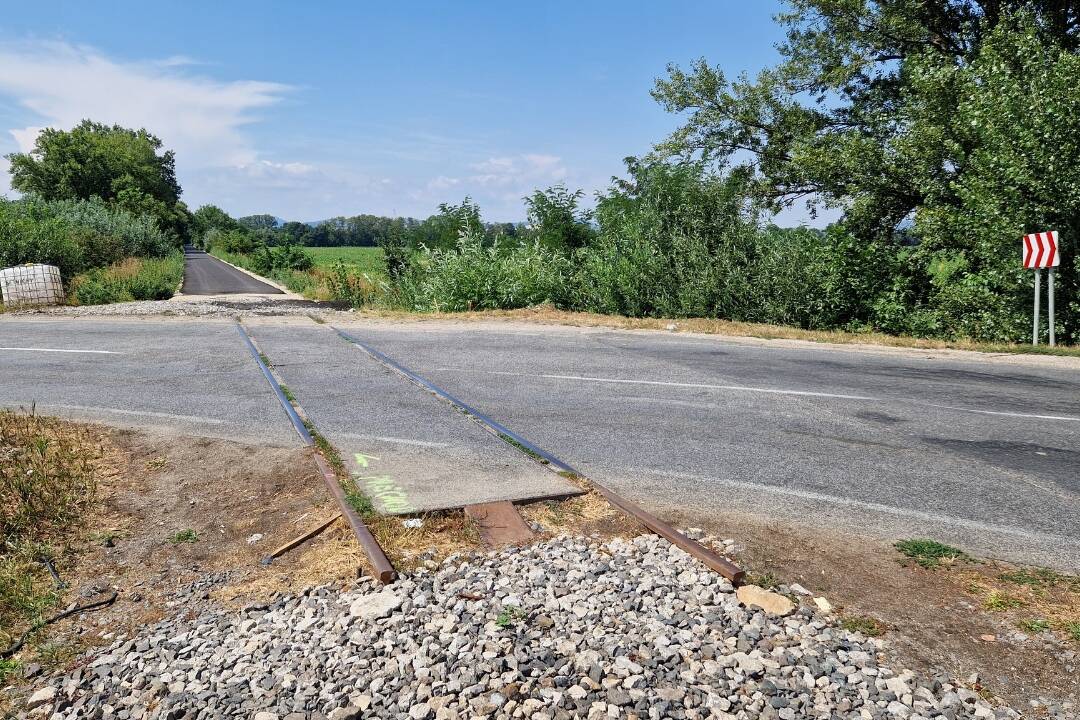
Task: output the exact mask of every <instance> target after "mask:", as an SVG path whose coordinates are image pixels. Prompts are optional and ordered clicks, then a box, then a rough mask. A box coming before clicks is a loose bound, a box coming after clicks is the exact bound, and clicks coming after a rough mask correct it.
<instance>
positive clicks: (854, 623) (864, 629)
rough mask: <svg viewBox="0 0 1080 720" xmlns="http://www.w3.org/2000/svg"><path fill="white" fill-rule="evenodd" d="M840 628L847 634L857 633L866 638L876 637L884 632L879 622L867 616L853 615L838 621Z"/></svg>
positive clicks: (883, 627)
mask: <svg viewBox="0 0 1080 720" xmlns="http://www.w3.org/2000/svg"><path fill="white" fill-rule="evenodd" d="M840 627H842V628H844V629H845V630H847V631H848V632H857V633H862V634H863V635H866V636H867V637H877V636H878V635H881V634H882V633H884V632H885V630H886V628H885V626H884V625H883V624H882V623H881V621H880V620H876V619H875V618H872V617H869V616H867V615H853V616H851V617H846V618H844V619H843V620H841V621H840Z"/></svg>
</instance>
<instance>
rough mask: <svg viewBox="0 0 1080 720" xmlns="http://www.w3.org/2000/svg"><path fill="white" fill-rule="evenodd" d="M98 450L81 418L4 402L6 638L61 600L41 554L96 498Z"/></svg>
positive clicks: (0, 570) (0, 459)
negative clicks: (78, 422)
mask: <svg viewBox="0 0 1080 720" xmlns="http://www.w3.org/2000/svg"><path fill="white" fill-rule="evenodd" d="M99 453H100V449H99V448H97V447H95V446H94V445H93V444H92V443H91V441H90V438H89V435H88V434H87V433H86V431H84V430H82V429H80V428H78V427H77V426H74V425H71V424H69V423H64V422H61V421H59V420H54V419H51V418H42V417H39V416H37V415H36V414H34V413H33V412H32V411H31V412H30V413H21V412H20V413H16V412H11V411H6V410H0V639H7V638H10V637H11V636H13V635H14V634H17V628H18V627H19V626H28V625H33V624H34V623H35V622H37V621H39V620H40V619H41V618H42V617H43V616H44V615H45V613H47V612H48V610H49V609H50V608H51V607H53V606H54V605H55V604H56V603H57V602H58V601H59V599H60V598H59V593H58V592H57V590H56V586H55V584H54V582H53V580H52V578H51V577H49V575H48V574H47V573H46V572H45V568H44V566H43V565H42V564H41V562H40V561H39V558H42V557H52V556H53V554H54V553H53V552H52V550H51V547H50V544H51V543H53V542H55V541H56V540H58V539H60V538H62V536H63V535H64V534H66V533H67V532H69V531H70V529H71V528H72V527H73V526H74V525H75V524H76V523H77V522H78V521H79V519H80V517H81V516H82V514H83V513H84V512H85V510H86V509H87V508H89V507H90V506H91V505H92V504H93V502H94V497H95V494H96V492H97V484H96V481H95V463H96V461H97V459H98V457H99Z"/></svg>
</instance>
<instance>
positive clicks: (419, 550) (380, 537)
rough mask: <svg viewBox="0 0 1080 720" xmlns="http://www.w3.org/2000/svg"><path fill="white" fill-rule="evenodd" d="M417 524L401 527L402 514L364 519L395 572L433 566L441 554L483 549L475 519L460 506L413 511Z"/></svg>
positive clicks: (438, 560) (403, 519)
mask: <svg viewBox="0 0 1080 720" xmlns="http://www.w3.org/2000/svg"><path fill="white" fill-rule="evenodd" d="M412 518H419V519H420V521H421V523H422V524H421V526H420V527H418V528H408V527H405V521H406V520H408V519H410V518H406V517H400V516H393V515H378V516H374V517H369V518H366V519H365V521H364V522H365V523H367V526H368V529H369V530H371V534H372V535H374V536H375V539H376V540H377V541H378V543H379V545H380V546H381V547H382V549H383V551H384V552H385V553H386V556H387V557H388V558H389V559H390V563H391V564H392V565H393V566H394V568H395V569H396V570H397V571H398V572H409V571H411V570H415V569H417V568H420V567H428V568H431V567H434V565H435V564H437V563H439V562H441V561H442V560H443V559H444V558H446V557H448V556H450V555H455V554H459V553H469V552H475V551H479V550H483V549H484V545H483V542H481V540H480V531H479V529H478V528H477V527H476V523H475V522H474V521H473V520H472V519H470V518H468V517H466V515H465V513H464V511H462V510H445V511H440V512H430V513H423V514H420V515H414V516H412Z"/></svg>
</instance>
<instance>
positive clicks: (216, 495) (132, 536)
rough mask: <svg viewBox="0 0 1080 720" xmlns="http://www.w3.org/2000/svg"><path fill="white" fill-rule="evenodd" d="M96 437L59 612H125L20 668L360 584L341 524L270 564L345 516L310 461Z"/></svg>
mask: <svg viewBox="0 0 1080 720" xmlns="http://www.w3.org/2000/svg"><path fill="white" fill-rule="evenodd" d="M88 428H89V429H90V430H91V431H92V432H93V434H94V435H95V436H96V437H97V438H98V440H99V442H100V445H101V447H102V458H103V460H102V467H101V469H100V471H99V475H98V492H97V503H96V506H95V507H94V508H93V509H91V510H90V511H89V512H88V513H87V515H86V517H85V521H84V522H83V523H82V524H81V528H80V530H79V531H78V532H77V533H76V534H75V536H74V537H72V538H70V539H69V540H68V543H67V547H66V548H65V549H64V551H63V554H62V555H61V557H60V560H59V562H58V570H59V573H60V576H61V578H62V579H63V581H64V582H65V583H66V585H67V589H66V590H65V591H64V595H63V598H62V600H61V602H60V603H59V607H60V608H63V607H67V606H70V605H73V604H75V603H84V602H86V601H87V600H92V599H94V598H97V597H100V596H102V595H103V594H108V593H110V592H111V591H112V590H115V591H116V592H117V600H116V602H115V603H113V604H112V605H111V606H109V607H107V608H105V609H103V610H100V611H97V612H93V613H86V614H82V615H75V616H73V617H71V618H70V619H65V620H62V621H60V622H57V623H55V624H53V625H50V626H48V627H47V628H45V629H43V630H42V631H40V632H38V633H37V634H36V635H35V636H34V637H33V638H32V641H31V642H30V643H28V645H27V647H26V649H25V650H24V651H22V652H21V653H20V654H19V655H18V656H17V660H18V661H19V662H20V664H21V666H22V668H23V669H24V671H25V669H27V668H29V669H30V672H35V671H37V672H50V671H52V670H54V669H60V668H63V667H65V666H67V665H70V663H71V662H73V661H74V658H75V657H76V656H77V655H78V654H79V653H80V652H81V651H82V650H84V649H86V648H88V647H91V646H94V645H100V644H105V643H108V642H111V641H112V640H113V639H115V638H116V637H118V636H120V635H127V636H132V635H134V634H135V633H136V632H138V630H139V629H140V628H141V627H143V626H145V625H146V624H148V623H152V622H154V621H156V620H158V619H160V618H162V617H164V616H166V615H168V614H171V613H174V612H177V611H181V610H183V609H184V608H185V607H191V608H193V609H194V608H195V607H197V606H199V605H200V604H201V603H204V602H209V601H214V600H220V601H224V602H226V603H227V604H233V605H247V604H258V603H264V602H266V601H267V600H269V599H270V598H271V597H272V596H273V595H274V594H275V593H284V592H298V591H300V590H301V589H303V588H305V587H310V586H313V585H319V584H325V583H331V582H339V581H348V580H350V579H354V578H355V577H356V575H357V570H358V568H359V567H360V551H359V549H358V548H357V546H356V541H355V538H354V537H353V536H352V533H351V531H350V530H349V528H348V526H347V525H345V523H344V522H342V521H338V522H337V523H335V525H334V526H331V527H330V528H328V529H327V530H326V531H325V532H323V533H322V534H321V535H320V536H318V537H317V538H314V539H313V540H311V541H309V542H307V543H305V544H304V545H302V546H300V547H298V548H296V549H294V550H291V551H289V552H287V553H285V554H284V555H282V556H281V557H280V558H279V559H277V560H275V561H273V562H272V563H270V564H268V565H267V564H264V563H263V562H261V561H262V560H263V559H264V558H265V557H266V556H267V555H268V554H269V553H270V552H271V551H272V550H274V549H275V548H277V547H278V546H280V545H283V544H284V543H286V542H287V541H289V540H291V539H292V538H294V537H296V536H297V535H300V534H301V533H303V532H305V531H306V530H308V529H310V528H312V527H314V526H317V525H319V524H320V523H322V522H324V521H325V520H326V519H328V518H329V517H331V516H333V514H334V513H335V512H336V511H337V508H336V506H335V505H334V504H333V500H332V499H331V498H330V497H329V494H328V493H327V491H326V488H325V485H324V484H323V480H322V477H321V475H320V474H319V473H318V472H317V470H316V467H315V465H314V463H313V462H312V459H311V456H310V453H311V451H310V450H309V449H306V448H303V449H300V448H296V449H291V448H268V447H256V446H251V445H246V444H242V443H235V442H228V441H224V440H214V439H207V438H186V437H179V436H163V435H153V434H146V433H142V432H136V431H131V430H116V429H109V428H102V427H98V426H88ZM38 665H40V666H41V667H40V669H39V668H38V667H37V666H38ZM17 672H18V671H17ZM0 705H2V701H0Z"/></svg>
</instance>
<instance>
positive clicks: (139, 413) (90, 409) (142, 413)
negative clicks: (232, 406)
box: [7, 403, 224, 425]
mask: <svg viewBox="0 0 1080 720" xmlns="http://www.w3.org/2000/svg"><path fill="white" fill-rule="evenodd" d="M16 404H17V405H25V404H26V403H8V404H7V405H8V406H11V405H16ZM35 407H37V408H43V409H46V410H48V409H49V408H59V409H61V410H75V411H78V412H87V413H112V414H114V415H134V416H136V417H156V418H165V419H167V420H185V421H188V422H200V423H206V424H208V425H221V424H222V423H223V422H224V421H223V420H218V419H217V418H208V417H202V416H199V415H177V414H175V413H164V412H154V411H152V410H122V409H120V408H109V407H97V406H92V405H63V404H59V403H36V404H35Z"/></svg>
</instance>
